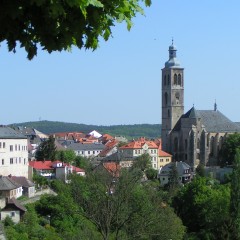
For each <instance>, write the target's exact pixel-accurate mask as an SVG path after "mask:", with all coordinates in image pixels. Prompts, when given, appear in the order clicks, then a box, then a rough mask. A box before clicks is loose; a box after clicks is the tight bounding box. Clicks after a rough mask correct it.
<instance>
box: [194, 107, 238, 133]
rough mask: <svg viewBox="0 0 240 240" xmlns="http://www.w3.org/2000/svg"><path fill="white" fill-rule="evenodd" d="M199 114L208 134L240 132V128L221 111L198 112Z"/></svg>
mask: <svg viewBox="0 0 240 240" xmlns="http://www.w3.org/2000/svg"><path fill="white" fill-rule="evenodd" d="M197 112H198V116H199V117H200V118H201V119H202V121H203V124H204V126H205V128H206V130H207V131H208V132H240V127H239V126H238V125H237V124H236V123H234V122H232V121H231V120H230V119H228V118H227V117H226V116H224V115H223V114H222V113H221V112H219V111H214V110H198V111H197Z"/></svg>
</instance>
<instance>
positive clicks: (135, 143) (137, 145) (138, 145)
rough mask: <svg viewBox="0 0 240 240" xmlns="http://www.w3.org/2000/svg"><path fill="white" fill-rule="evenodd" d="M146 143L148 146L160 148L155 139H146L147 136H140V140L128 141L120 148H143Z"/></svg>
mask: <svg viewBox="0 0 240 240" xmlns="http://www.w3.org/2000/svg"><path fill="white" fill-rule="evenodd" d="M144 144H147V145H148V148H156V149H158V146H157V144H156V143H155V142H154V141H148V140H145V138H140V139H139V140H136V141H135V140H133V141H132V142H129V143H127V144H126V145H124V146H122V147H120V148H119V149H121V150H122V149H141V148H142V147H143V145H144Z"/></svg>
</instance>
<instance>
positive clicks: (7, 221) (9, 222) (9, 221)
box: [3, 216, 14, 227]
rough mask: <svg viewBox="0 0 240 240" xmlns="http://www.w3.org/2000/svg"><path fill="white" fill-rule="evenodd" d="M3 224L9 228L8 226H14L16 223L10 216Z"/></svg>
mask: <svg viewBox="0 0 240 240" xmlns="http://www.w3.org/2000/svg"><path fill="white" fill-rule="evenodd" d="M3 224H4V226H5V227H8V226H13V225H14V222H13V220H12V219H11V218H10V217H9V216H7V217H6V218H5V219H4V221H3Z"/></svg>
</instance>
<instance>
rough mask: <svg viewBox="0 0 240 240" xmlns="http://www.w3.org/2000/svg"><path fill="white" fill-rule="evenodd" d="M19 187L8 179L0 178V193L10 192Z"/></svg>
mask: <svg viewBox="0 0 240 240" xmlns="http://www.w3.org/2000/svg"><path fill="white" fill-rule="evenodd" d="M19 187H21V185H20V184H19V183H17V182H15V181H14V180H13V179H11V178H9V177H4V176H0V191H4V190H5V191H6V190H12V189H16V188H19Z"/></svg>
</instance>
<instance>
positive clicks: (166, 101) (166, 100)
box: [164, 92, 168, 105]
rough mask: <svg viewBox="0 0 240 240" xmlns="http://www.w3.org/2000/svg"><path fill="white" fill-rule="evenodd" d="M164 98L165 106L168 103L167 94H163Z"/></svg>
mask: <svg viewBox="0 0 240 240" xmlns="http://www.w3.org/2000/svg"><path fill="white" fill-rule="evenodd" d="M164 97H165V104H166V105H167V103H168V94H167V93H166V92H165V95H164Z"/></svg>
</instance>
